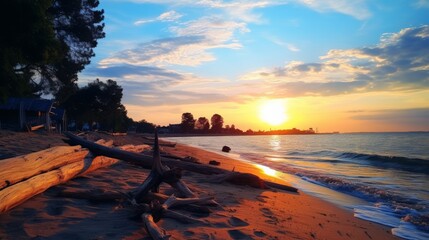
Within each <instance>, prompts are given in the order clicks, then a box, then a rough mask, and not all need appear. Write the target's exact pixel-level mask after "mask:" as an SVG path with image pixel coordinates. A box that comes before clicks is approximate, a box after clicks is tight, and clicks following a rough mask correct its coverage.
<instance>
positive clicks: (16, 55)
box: [0, 0, 104, 101]
mask: <svg viewBox="0 0 429 240" xmlns="http://www.w3.org/2000/svg"><path fill="white" fill-rule="evenodd" d="M98 4H99V2H98V0H37V1H36V0H14V1H12V0H6V1H0V26H1V29H2V34H1V36H0V100H5V99H6V98H7V97H9V96H16V97H19V96H34V95H41V94H48V93H51V94H54V95H55V96H57V97H58V99H59V100H61V101H63V100H64V99H66V98H67V97H68V96H70V95H71V94H73V93H74V92H76V91H77V86H76V83H75V82H76V81H77V74H78V73H79V72H80V71H82V70H83V69H84V67H85V65H87V64H89V62H90V58H91V57H93V56H94V52H93V48H94V47H95V46H96V45H97V40H98V39H100V38H103V37H104V33H103V27H104V24H102V21H103V18H104V17H103V14H104V12H103V10H96V8H97V7H98Z"/></svg>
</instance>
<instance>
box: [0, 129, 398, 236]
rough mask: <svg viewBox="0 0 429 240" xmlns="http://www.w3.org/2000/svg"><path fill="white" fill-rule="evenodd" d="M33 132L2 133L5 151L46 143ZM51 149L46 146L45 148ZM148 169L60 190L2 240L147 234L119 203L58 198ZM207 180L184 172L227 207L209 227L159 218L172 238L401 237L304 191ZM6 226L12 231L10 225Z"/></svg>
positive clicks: (195, 153)
mask: <svg viewBox="0 0 429 240" xmlns="http://www.w3.org/2000/svg"><path fill="white" fill-rule="evenodd" d="M19 136H21V137H19ZM30 136H31V137H29V135H27V133H17V134H16V135H13V136H10V137H8V136H5V135H0V144H1V147H2V150H5V149H13V148H15V150H16V151H23V150H25V148H26V147H25V146H31V144H33V145H35V144H34V141H35V140H39V141H41V142H43V140H42V139H40V138H41V137H43V138H44V139H45V140H46V136H45V135H42V136H40V135H38V134H37V133H33V134H31V135H30ZM49 136H51V135H50V134H49ZM49 136H48V137H49ZM104 137H105V136H103V138H104ZM53 138H55V139H56V140H53ZM61 138H63V137H62V136H58V135H52V138H51V139H50V140H51V143H48V145H53V144H55V143H56V144H59V145H66V144H64V143H63V142H59V140H61ZM107 138H108V137H107V136H106V139H107ZM111 138H112V139H114V141H115V142H117V143H119V144H120V145H124V144H131V143H134V144H136V145H137V144H139V142H141V140H140V138H141V135H140V136H139V135H134V134H132V136H126V137H111ZM161 140H162V139H161ZM46 141H47V140H46ZM45 144H46V143H45ZM37 145H40V143H37ZM46 146H47V145H40V147H41V148H45V147H46ZM36 147H37V146H34V148H36ZM34 148H32V149H33V150H34ZM161 150H162V151H165V152H167V153H170V154H173V155H176V156H179V157H185V156H191V157H194V158H196V159H198V160H199V161H200V162H201V163H202V164H207V163H208V162H209V161H210V160H216V161H219V162H220V163H221V164H220V167H221V168H224V169H227V170H232V169H235V171H240V172H249V173H254V174H257V175H258V176H260V177H262V178H264V179H270V180H272V181H281V180H279V179H278V178H274V177H270V176H268V175H265V174H263V172H262V170H261V169H260V168H258V167H256V166H254V165H251V164H248V163H244V162H241V161H239V160H235V159H232V158H229V157H226V156H223V155H220V154H217V153H214V152H210V151H206V150H204V149H200V148H195V147H192V146H188V145H183V144H179V143H177V144H176V146H175V147H162V149H161ZM148 173H149V172H148V171H146V170H142V169H140V168H137V167H135V166H132V165H129V164H126V163H123V162H121V163H119V164H117V165H114V166H112V167H109V168H104V169H99V170H97V171H95V172H93V173H91V174H90V175H88V176H86V177H83V178H77V179H73V180H71V181H69V182H67V183H66V184H63V185H59V186H56V187H53V188H51V189H49V190H48V191H47V192H45V193H42V194H39V195H38V196H36V197H34V198H32V199H30V200H29V201H27V202H25V203H24V204H22V205H21V206H18V207H16V208H15V209H12V210H11V211H9V212H7V213H6V214H4V215H2V217H1V218H0V238H4V239H11V238H14V237H24V238H32V237H37V236H39V237H49V238H54V239H56V238H58V239H59V238H66V239H67V238H68V239H72V238H76V237H77V238H79V237H80V238H94V237H95V238H97V237H98V238H103V237H104V238H107V237H109V238H142V237H144V236H145V234H146V233H145V231H144V230H143V228H144V227H142V223H139V222H135V221H131V220H129V219H128V218H127V215H129V211H126V210H125V209H121V208H119V209H118V208H117V205H116V204H114V203H113V204H107V203H106V204H102V205H98V204H93V203H88V202H87V201H86V200H77V199H61V198H60V199H58V198H55V197H53V195H55V194H54V193H55V192H56V191H59V190H60V189H64V188H65V189H69V190H73V189H82V188H83V189H92V188H102V189H107V190H109V189H125V190H126V189H128V190H129V189H133V188H134V187H136V186H138V185H139V184H141V182H142V180H143V179H144V178H145V177H146V176H147V174H148ZM206 180H207V176H206V175H201V174H197V173H193V172H186V171H185V172H184V174H183V181H185V182H186V183H188V184H189V186H190V187H191V189H192V190H194V191H195V192H196V193H198V195H203V196H207V195H208V196H213V197H215V200H216V201H218V202H219V204H221V206H222V208H221V209H211V210H212V213H211V214H210V215H209V216H205V217H203V218H201V219H204V220H206V221H208V222H209V223H210V224H209V225H208V226H199V225H198V224H190V225H186V224H180V223H178V222H176V221H174V220H171V219H162V220H161V221H160V222H158V224H159V226H160V227H162V228H163V229H165V230H166V231H167V233H168V234H171V235H172V236H173V239H189V238H191V239H201V238H213V239H240V238H244V239H285V238H286V239H292V238H295V239H399V238H398V237H395V236H393V235H392V234H391V230H390V228H388V227H385V226H383V225H380V224H377V223H372V222H369V221H365V220H361V219H358V218H355V217H354V216H353V213H352V212H351V211H347V210H345V209H342V208H340V207H337V206H335V205H334V204H331V203H328V202H326V201H324V200H322V199H319V198H316V197H313V196H310V195H307V194H305V193H303V192H302V191H300V192H299V193H298V194H294V193H289V192H284V191H281V190H274V191H272V190H263V189H255V188H251V187H247V186H236V185H231V184H213V183H209V182H207V181H206ZM283 183H285V182H283ZM286 184H288V183H287V182H286ZM162 186H163V187H162V189H161V191H167V192H168V189H165V188H166V186H164V185H162ZM34 219H38V220H37V221H34ZM39 221H40V222H41V223H39ZM3 226H4V227H3ZM7 226H8V227H9V228H6V227H7ZM10 226H15V227H13V228H10ZM42 226H45V227H42ZM72 236H73V237H72Z"/></svg>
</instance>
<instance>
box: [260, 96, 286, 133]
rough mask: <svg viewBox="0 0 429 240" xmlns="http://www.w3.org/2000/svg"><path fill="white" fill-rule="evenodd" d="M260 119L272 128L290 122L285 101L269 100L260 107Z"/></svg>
mask: <svg viewBox="0 0 429 240" xmlns="http://www.w3.org/2000/svg"><path fill="white" fill-rule="evenodd" d="M259 117H260V118H261V120H262V121H263V122H266V123H268V124H270V125H271V126H278V125H280V124H282V123H284V122H286V121H287V120H288V116H287V114H286V103H285V101H284V100H280V99H273V100H267V101H265V102H263V103H262V104H261V105H260V108H259Z"/></svg>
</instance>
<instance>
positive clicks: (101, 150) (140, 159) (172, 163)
mask: <svg viewBox="0 0 429 240" xmlns="http://www.w3.org/2000/svg"><path fill="white" fill-rule="evenodd" d="M64 134H65V135H66V136H67V137H68V138H69V139H70V140H71V141H72V142H75V143H76V144H80V145H81V146H82V147H85V148H88V149H90V150H91V152H94V153H95V154H98V155H104V156H108V157H112V158H117V159H120V160H123V161H126V162H129V163H132V164H135V165H138V166H141V167H144V168H147V169H150V168H151V167H152V163H153V159H152V157H151V156H147V155H143V154H138V153H132V152H127V151H122V150H120V149H112V148H108V147H104V146H101V145H98V144H95V143H93V142H90V141H87V140H85V139H83V138H80V137H78V136H76V135H74V134H72V133H69V132H65V133H64ZM161 160H162V163H164V164H165V165H167V166H169V167H170V168H172V167H176V168H180V169H184V170H187V171H192V172H197V173H201V174H205V175H214V174H226V175H227V174H231V171H228V170H225V169H221V168H218V167H215V166H211V165H204V164H195V163H191V162H184V161H179V160H177V159H170V158H165V157H164V158H161ZM236 173H237V172H236ZM244 174H247V175H249V174H250V173H244ZM251 175H254V174H251ZM254 176H256V175H254ZM263 181H264V183H266V184H267V185H268V186H270V187H272V188H278V189H282V190H285V191H291V192H298V189H296V188H294V187H291V186H287V185H283V184H276V183H272V182H269V181H265V180H263ZM232 183H234V182H232Z"/></svg>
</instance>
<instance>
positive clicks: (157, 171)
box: [134, 132, 170, 202]
mask: <svg viewBox="0 0 429 240" xmlns="http://www.w3.org/2000/svg"><path fill="white" fill-rule="evenodd" d="M169 170H170V169H169V168H168V167H166V166H164V165H163V164H162V163H161V157H160V155H159V144H158V134H157V133H156V132H155V143H154V147H153V164H152V170H151V171H150V173H149V176H148V177H147V178H146V179H145V180H144V182H143V184H142V185H140V186H139V187H138V188H137V190H136V191H135V195H134V199H135V201H136V202H141V200H142V198H143V197H144V196H145V195H146V194H147V193H148V192H149V191H151V190H152V191H154V192H159V185H160V184H161V182H162V180H163V175H164V174H165V173H166V172H168V171H169Z"/></svg>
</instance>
